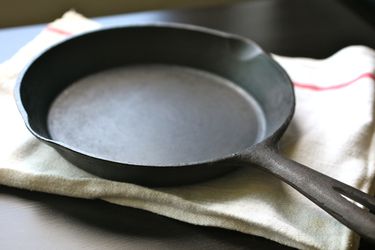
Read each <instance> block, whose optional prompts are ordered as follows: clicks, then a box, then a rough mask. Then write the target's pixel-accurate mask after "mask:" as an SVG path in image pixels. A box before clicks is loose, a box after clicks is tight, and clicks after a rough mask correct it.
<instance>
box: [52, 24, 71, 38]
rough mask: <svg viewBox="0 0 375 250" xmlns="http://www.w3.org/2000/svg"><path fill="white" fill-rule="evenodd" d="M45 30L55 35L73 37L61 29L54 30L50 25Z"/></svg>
mask: <svg viewBox="0 0 375 250" xmlns="http://www.w3.org/2000/svg"><path fill="white" fill-rule="evenodd" d="M46 30H48V31H50V32H53V33H57V34H60V35H63V36H70V35H73V33H71V32H69V31H65V30H62V29H59V28H55V27H53V26H51V25H48V26H47V28H46Z"/></svg>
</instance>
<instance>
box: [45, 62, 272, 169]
mask: <svg viewBox="0 0 375 250" xmlns="http://www.w3.org/2000/svg"><path fill="white" fill-rule="evenodd" d="M48 128H49V133H50V135H51V137H52V139H54V140H57V141H61V142H63V143H65V144H67V145H69V146H70V147H72V148H76V149H79V151H81V152H86V153H89V154H94V155H96V156H97V157H100V158H103V159H109V160H114V161H119V162H121V161H123V162H128V163H134V164H144V165H147V164H150V165H178V164H181V163H189V162H197V161H205V160H209V159H215V158H219V157H222V156H223V155H229V154H232V153H235V152H238V151H241V150H243V149H245V148H247V147H249V146H251V145H252V144H254V143H255V142H257V141H259V140H261V139H262V138H263V137H264V130H265V122H264V115H263V114H262V112H261V109H260V107H259V106H258V104H257V103H256V101H255V100H254V99H253V98H252V97H251V96H250V95H249V94H248V93H247V92H245V91H244V90H243V89H241V88H240V87H238V86H236V85H235V84H234V83H232V82H230V81H229V80H227V79H224V78H222V77H219V76H217V75H214V74H212V73H208V72H205V71H202V70H197V69H193V68H188V67H182V66H173V65H162V64H144V65H134V66H123V67H118V68H114V69H110V70H106V71H102V72H99V73H96V74H93V75H89V76H87V77H84V78H82V79H80V80H78V81H76V82H75V83H73V84H72V85H71V86H69V87H67V88H66V89H65V90H64V91H63V92H62V93H61V94H60V95H59V96H58V97H57V98H56V99H55V101H54V102H53V104H52V106H51V108H50V111H49V115H48Z"/></svg>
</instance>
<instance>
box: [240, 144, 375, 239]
mask: <svg viewBox="0 0 375 250" xmlns="http://www.w3.org/2000/svg"><path fill="white" fill-rule="evenodd" d="M244 158H245V159H244V160H245V161H246V162H248V163H253V164H256V165H258V166H260V167H262V168H263V169H265V170H267V171H269V172H270V173H272V174H274V175H276V176H277V177H279V178H280V179H282V180H283V181H284V182H286V183H288V184H289V185H290V186H292V187H294V188H295V189H296V190H298V191H299V192H300V193H302V194H303V195H305V196H306V197H307V198H309V199H310V200H311V201H313V202H314V203H315V204H317V205H318V206H320V207H321V208H322V209H324V210H325V211H326V212H328V213H329V214H331V215H332V216H333V217H335V218H336V219H337V220H338V221H340V222H341V223H343V224H344V225H346V226H347V227H349V228H350V229H352V230H353V231H355V232H356V233H358V234H359V235H361V236H362V237H364V238H367V239H369V240H371V241H373V242H375V214H373V213H371V211H372V212H374V211H375V198H374V197H372V196H370V195H368V194H366V193H364V192H362V191H360V190H358V189H355V188H353V187H351V186H349V185H346V184H344V183H342V182H339V181H337V180H335V179H333V178H331V177H328V176H326V175H324V174H321V173H319V172H317V171H315V170H313V169H311V168H309V167H306V166H304V165H302V164H300V163H297V162H295V161H292V160H290V159H286V158H284V157H283V156H281V155H280V154H279V153H278V151H277V150H276V149H275V148H274V147H272V146H271V147H270V146H266V145H260V146H259V147H256V148H255V150H252V151H251V152H250V153H248V154H247V155H246V156H245V157H244ZM343 196H346V197H347V198H350V199H352V200H354V201H356V202H358V203H360V204H361V205H363V206H364V207H366V208H368V209H369V210H370V211H368V210H366V209H363V208H360V207H359V206H357V205H355V204H354V203H353V202H350V201H348V200H347V199H345V198H344V197H343Z"/></svg>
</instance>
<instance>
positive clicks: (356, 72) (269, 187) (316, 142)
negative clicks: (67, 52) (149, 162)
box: [0, 11, 375, 249]
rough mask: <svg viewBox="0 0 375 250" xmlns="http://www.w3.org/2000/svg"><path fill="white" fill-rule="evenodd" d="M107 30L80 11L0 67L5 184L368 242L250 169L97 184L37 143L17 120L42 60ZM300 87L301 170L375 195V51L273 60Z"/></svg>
mask: <svg viewBox="0 0 375 250" xmlns="http://www.w3.org/2000/svg"><path fill="white" fill-rule="evenodd" d="M99 27H100V25H99V24H97V23H95V22H93V21H91V20H88V19H86V18H84V17H83V16H81V15H79V14H78V13H75V12H73V11H70V12H67V13H66V14H65V15H64V16H63V17H62V18H61V19H59V20H56V21H55V22H53V23H51V24H49V25H48V26H46V28H45V29H44V30H43V31H42V32H41V33H40V34H39V35H38V36H37V37H36V38H35V39H34V40H32V41H30V42H29V43H28V44H27V45H25V46H24V47H23V48H22V49H21V50H20V51H19V52H18V53H17V54H15V55H14V56H13V57H12V58H11V59H9V60H8V61H6V62H4V63H2V64H1V65H0V115H1V116H2V121H1V123H0V138H1V141H0V152H1V154H0V184H3V185H8V186H12V187H18V188H24V189H29V190H36V191H41V192H48V193H54V194H60V195H66V196H72V197H81V198H87V199H93V198H98V199H103V200H105V201H108V202H111V203H115V204H119V205H123V206H130V207H135V208H140V209H144V210H148V211H151V212H154V213H157V214H162V215H165V216H168V217H170V218H174V219H177V220H181V221H185V222H188V223H193V224H198V225H205V226H216V227H223V228H228V229H232V230H237V231H241V232H244V233H248V234H254V235H258V236H262V237H265V238H268V239H271V240H274V241H277V242H280V243H282V244H286V245H288V246H292V247H296V248H300V249H355V248H357V247H358V240H359V237H358V236H357V235H355V234H354V233H353V232H352V231H350V230H349V229H348V228H346V227H345V226H343V225H342V224H340V223H339V222H338V221H336V220H335V219H334V218H332V217H331V216H330V215H328V214H327V213H326V212H324V211H323V210H321V209H320V208H319V207H317V206H316V205H315V204H313V203H312V202H311V201H309V200H308V199H307V198H305V197H304V196H302V195H301V194H299V193H298V192H297V191H295V190H294V189H293V188H291V187H290V186H288V185H287V184H285V183H283V182H282V181H280V180H278V179H276V178H275V177H273V176H271V175H270V174H268V173H265V172H262V171H260V170H258V169H252V168H243V169H239V170H238V171H235V172H233V173H230V174H228V175H226V176H223V177H221V178H218V179H215V180H212V181H207V182H202V183H197V184H194V185H187V186H180V187H168V188H153V189H151V188H146V187H142V186H138V185H134V184H128V183H120V182H114V181H110V180H105V179H101V178H98V177H96V176H93V175H91V174H88V173H86V172H84V171H83V170H81V169H79V168H77V167H75V166H73V165H72V164H70V163H68V162H67V161H65V160H64V159H63V158H62V157H61V156H60V155H59V154H57V152H56V151H55V150H53V149H52V148H50V147H48V146H46V145H44V144H42V143H40V142H39V141H38V140H37V139H35V138H34V137H33V136H32V135H31V134H30V133H29V131H27V129H26V127H25V126H24V124H23V121H22V119H21V116H20V114H19V112H18V111H17V108H16V105H15V102H14V98H13V93H12V92H13V91H12V90H13V87H14V83H15V79H16V77H17V75H18V73H19V72H20V71H21V70H22V68H23V67H24V66H25V65H26V64H27V63H28V62H29V61H30V60H31V59H32V58H33V57H34V56H35V55H36V54H38V53H39V52H40V51H42V50H43V49H45V48H46V47H48V46H49V45H52V44H54V43H56V42H58V41H60V40H62V39H65V38H66V37H68V36H70V35H73V34H77V33H79V32H82V31H87V30H91V29H97V28H99ZM273 57H274V59H275V60H276V61H278V62H279V63H280V64H281V65H282V66H283V67H284V68H285V69H286V71H287V72H288V73H289V74H290V76H291V78H292V80H293V82H294V84H295V87H296V102H297V106H296V113H295V116H294V118H293V121H292V123H291V125H290V127H289V129H288V130H287V132H286V134H285V135H284V137H283V139H282V141H281V148H282V149H283V153H284V154H285V155H286V156H287V157H290V158H292V159H294V160H296V161H298V162H300V163H302V164H305V165H307V166H310V167H311V168H314V169H316V170H318V171H320V172H322V173H324V174H326V175H329V176H331V177H333V178H336V179H338V180H340V181H342V182H345V183H347V184H349V185H351V186H354V187H356V188H358V189H361V190H362V191H365V192H368V193H371V192H372V194H373V191H374V190H373V189H374V187H373V179H374V173H375V164H374V159H375V154H374V152H375V139H374V128H375V124H374V115H375V113H374V111H375V110H374V104H375V102H374V97H375V92H374V90H375V89H374V81H375V76H374V72H375V51H373V50H372V49H370V48H367V47H363V46H351V47H347V48H344V49H342V50H340V51H339V52H337V53H336V54H334V55H332V56H331V57H329V58H327V59H324V60H315V59H307V58H288V57H282V56H276V55H274V56H273Z"/></svg>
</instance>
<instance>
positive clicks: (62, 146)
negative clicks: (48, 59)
mask: <svg viewBox="0 0 375 250" xmlns="http://www.w3.org/2000/svg"><path fill="white" fill-rule="evenodd" d="M126 28H167V29H179V30H187V31H193V32H200V33H205V34H209V35H212V36H216V37H220V38H224V39H235V40H239V41H242V42H244V43H246V44H249V45H251V46H252V47H253V48H255V49H256V51H255V53H254V55H252V56H251V58H250V59H247V60H254V59H255V58H256V57H257V56H260V55H262V56H264V58H265V59H267V61H268V62H269V63H270V65H272V66H273V69H275V70H276V71H277V72H278V73H279V74H280V77H283V81H284V82H287V83H288V84H289V87H290V91H291V98H292V100H291V107H290V109H291V110H290V111H289V114H288V116H286V117H285V119H284V121H283V122H282V124H281V125H280V126H279V127H278V128H277V129H276V130H275V131H273V132H272V133H271V134H270V135H269V136H265V137H263V138H262V139H261V140H260V141H259V142H256V143H254V144H253V145H251V146H249V147H247V148H245V149H242V150H241V151H238V152H235V153H231V154H227V155H223V156H222V157H218V158H214V159H208V160H204V161H196V162H188V163H179V164H173V165H146V164H134V163H127V162H121V161H115V160H111V159H106V158H104V157H98V156H96V155H94V154H92V153H88V152H84V151H80V150H79V149H78V148H73V147H71V146H69V145H67V144H66V143H64V142H61V141H57V140H54V139H52V138H51V139H50V138H46V137H44V136H42V135H40V134H39V133H37V132H36V131H35V130H34V129H33V128H32V126H31V124H30V121H29V114H28V112H27V111H26V109H25V107H24V105H23V101H22V98H21V87H22V85H23V80H24V77H25V75H26V74H27V73H28V71H29V70H30V69H31V68H32V66H33V65H34V63H35V62H36V61H38V60H40V59H41V58H42V57H43V56H44V55H45V54H47V53H49V51H51V50H53V49H55V48H56V47H59V46H60V45H63V44H65V43H67V42H70V41H72V40H76V39H80V38H81V37H83V36H86V35H90V34H95V33H99V32H105V31H109V30H121V29H126ZM13 92H14V97H15V102H16V105H17V108H18V111H19V112H20V113H21V116H22V119H23V121H24V123H25V125H26V127H27V129H28V130H29V131H30V132H31V134H32V135H33V136H35V137H36V138H37V139H38V140H40V141H42V142H44V143H46V144H48V145H50V146H51V147H53V148H55V149H57V150H58V151H59V150H63V151H66V150H68V151H70V152H72V153H75V154H79V155H82V156H85V157H89V158H93V159H95V160H99V161H104V162H107V163H110V164H115V165H126V166H129V167H141V168H145V167H147V168H164V169H165V168H175V167H194V166H199V165H207V164H212V163H215V162H224V161H227V160H231V159H235V158H241V156H242V155H244V154H246V153H249V152H252V151H253V150H254V149H255V148H256V147H257V146H258V145H261V144H265V145H269V146H275V144H277V142H278V140H279V139H280V137H281V136H282V135H283V133H284V131H285V130H286V128H287V127H288V125H289V123H290V121H291V120H292V118H293V115H294V112H295V102H296V101H295V99H296V98H295V91H294V86H293V83H292V81H291V79H290V77H289V75H288V74H287V72H286V71H285V70H284V69H283V68H282V66H281V65H280V64H279V63H277V62H276V61H275V60H274V59H273V58H272V57H271V55H270V54H269V53H266V52H265V51H264V50H263V49H262V48H261V47H260V46H259V45H258V44H257V43H256V42H254V41H253V40H251V39H249V38H246V37H243V36H241V35H237V34H232V33H228V32H224V31H220V30H216V29H212V28H207V27H202V26H197V25H192V24H186V23H177V22H152V23H138V24H127V25H113V26H110V27H104V28H98V29H94V30H90V31H85V32H82V33H79V34H75V35H72V36H71V37H68V38H66V39H63V40H61V41H59V42H57V43H55V44H53V45H51V46H49V47H48V48H45V49H44V50H42V51H41V52H40V53H38V54H37V55H36V56H34V57H33V59H31V60H30V61H29V62H28V63H27V64H26V65H25V66H24V67H23V69H22V70H21V72H20V73H19V74H18V77H17V80H16V83H15V87H14V91H13ZM260 107H261V106H260Z"/></svg>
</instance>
